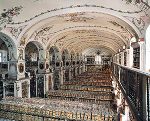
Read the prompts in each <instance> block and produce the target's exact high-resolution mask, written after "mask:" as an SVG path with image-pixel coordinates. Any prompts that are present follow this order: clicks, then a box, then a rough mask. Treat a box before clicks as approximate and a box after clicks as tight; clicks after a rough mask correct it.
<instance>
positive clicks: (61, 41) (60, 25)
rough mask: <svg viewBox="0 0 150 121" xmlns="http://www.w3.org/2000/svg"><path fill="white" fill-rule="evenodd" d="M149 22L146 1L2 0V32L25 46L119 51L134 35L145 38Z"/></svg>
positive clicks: (0, 3)
mask: <svg viewBox="0 0 150 121" xmlns="http://www.w3.org/2000/svg"><path fill="white" fill-rule="evenodd" d="M149 24H150V7H149V2H148V1H145V0H143V1H141V0H113V4H110V0H105V1H104V0H92V1H91V0H84V1H81V0H58V1H50V0H28V1H27V0H19V1H18V0H13V1H12V0H0V31H2V32H4V33H5V34H7V33H8V34H9V35H11V37H13V38H14V40H16V42H15V43H18V45H17V46H20V47H24V48H25V46H26V45H27V44H28V43H29V42H31V41H36V42H38V43H40V44H41V46H43V48H44V49H49V48H50V47H51V46H57V47H58V48H59V49H60V50H64V49H66V48H67V49H68V50H69V51H76V52H80V53H81V51H84V50H86V49H88V48H96V49H97V48H103V50H105V51H106V50H107V49H108V53H110V52H112V53H117V52H118V50H119V49H122V47H123V46H128V45H129V43H130V39H131V38H132V37H135V38H136V40H137V41H138V39H139V38H143V37H144V36H145V35H144V33H145V31H146V28H147V26H148V25H149ZM104 48H105V49H104Z"/></svg>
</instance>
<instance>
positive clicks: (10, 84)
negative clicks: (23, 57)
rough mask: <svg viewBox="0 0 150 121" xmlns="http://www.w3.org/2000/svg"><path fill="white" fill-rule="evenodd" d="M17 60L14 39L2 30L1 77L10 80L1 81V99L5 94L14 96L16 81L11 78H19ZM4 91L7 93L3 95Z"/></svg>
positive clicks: (0, 44)
mask: <svg viewBox="0 0 150 121" xmlns="http://www.w3.org/2000/svg"><path fill="white" fill-rule="evenodd" d="M16 61H17V49H16V45H15V43H14V41H13V40H12V39H11V38H10V37H8V36H7V35H6V34H4V33H1V32H0V78H2V79H5V80H9V81H5V82H2V81H1V82H0V99H1V98H2V97H3V96H14V81H11V79H16V78H17V64H16ZM3 85H5V87H3ZM3 91H4V94H5V95H3Z"/></svg>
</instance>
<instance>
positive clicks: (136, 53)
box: [133, 47, 140, 69]
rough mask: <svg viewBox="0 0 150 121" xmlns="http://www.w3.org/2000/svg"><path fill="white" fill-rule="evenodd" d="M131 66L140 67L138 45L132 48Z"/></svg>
mask: <svg viewBox="0 0 150 121" xmlns="http://www.w3.org/2000/svg"><path fill="white" fill-rule="evenodd" d="M133 67H134V68H137V69H139V68H140V47H137V48H134V49H133Z"/></svg>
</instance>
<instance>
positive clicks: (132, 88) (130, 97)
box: [112, 64, 150, 121]
mask: <svg viewBox="0 0 150 121" xmlns="http://www.w3.org/2000/svg"><path fill="white" fill-rule="evenodd" d="M112 67H113V74H114V76H115V77H116V78H117V80H118V83H119V86H120V88H121V90H122V93H123V94H124V96H125V97H126V100H127V102H128V104H129V106H130V108H131V111H132V113H133V115H134V117H135V118H136V119H137V121H150V74H149V73H145V72H142V71H139V70H138V69H131V68H128V67H124V66H121V65H118V64H113V66H112Z"/></svg>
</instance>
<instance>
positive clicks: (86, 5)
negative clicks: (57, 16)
mask: <svg viewBox="0 0 150 121" xmlns="http://www.w3.org/2000/svg"><path fill="white" fill-rule="evenodd" d="M80 7H95V8H101V9H106V10H111V11H114V12H119V13H128V14H135V13H140V12H142V10H139V11H122V10H116V9H113V8H108V7H105V6H100V5H88V4H84V5H71V6H68V7H62V8H55V9H52V10H47V11H45V12H41V13H40V14H38V15H35V16H34V17H32V18H29V19H27V20H25V21H21V22H18V23H15V22H12V21H10V22H8V24H22V23H26V22H29V21H31V20H33V19H34V18H37V17H39V16H40V15H43V14H47V13H51V12H54V11H59V10H65V9H69V8H80ZM83 20H84V19H83Z"/></svg>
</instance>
